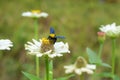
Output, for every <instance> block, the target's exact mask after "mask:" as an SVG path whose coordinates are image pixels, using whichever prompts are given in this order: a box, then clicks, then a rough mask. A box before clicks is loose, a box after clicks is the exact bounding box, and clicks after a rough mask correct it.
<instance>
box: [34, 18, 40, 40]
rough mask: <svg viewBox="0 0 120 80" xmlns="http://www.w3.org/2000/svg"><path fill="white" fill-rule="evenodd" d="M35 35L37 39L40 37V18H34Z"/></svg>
mask: <svg viewBox="0 0 120 80" xmlns="http://www.w3.org/2000/svg"><path fill="white" fill-rule="evenodd" d="M34 30H35V31H34V32H35V33H34V35H35V39H38V34H39V32H38V19H34Z"/></svg>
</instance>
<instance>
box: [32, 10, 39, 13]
mask: <svg viewBox="0 0 120 80" xmlns="http://www.w3.org/2000/svg"><path fill="white" fill-rule="evenodd" d="M32 13H40V10H32Z"/></svg>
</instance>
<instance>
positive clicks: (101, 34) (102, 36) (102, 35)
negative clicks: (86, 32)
mask: <svg viewBox="0 0 120 80" xmlns="http://www.w3.org/2000/svg"><path fill="white" fill-rule="evenodd" d="M97 35H98V41H99V43H103V42H104V41H105V38H106V36H105V32H97Z"/></svg>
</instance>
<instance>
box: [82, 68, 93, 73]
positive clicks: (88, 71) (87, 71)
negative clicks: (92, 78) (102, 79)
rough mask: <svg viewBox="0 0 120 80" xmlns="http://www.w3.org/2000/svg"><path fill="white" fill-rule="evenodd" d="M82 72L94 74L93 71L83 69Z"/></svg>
mask: <svg viewBox="0 0 120 80" xmlns="http://www.w3.org/2000/svg"><path fill="white" fill-rule="evenodd" d="M81 71H82V72H86V73H88V74H93V71H92V70H91V69H88V68H81Z"/></svg>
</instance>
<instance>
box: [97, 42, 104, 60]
mask: <svg viewBox="0 0 120 80" xmlns="http://www.w3.org/2000/svg"><path fill="white" fill-rule="evenodd" d="M102 49H103V43H100V47H99V53H98V57H99V58H100V57H101V55H102Z"/></svg>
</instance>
